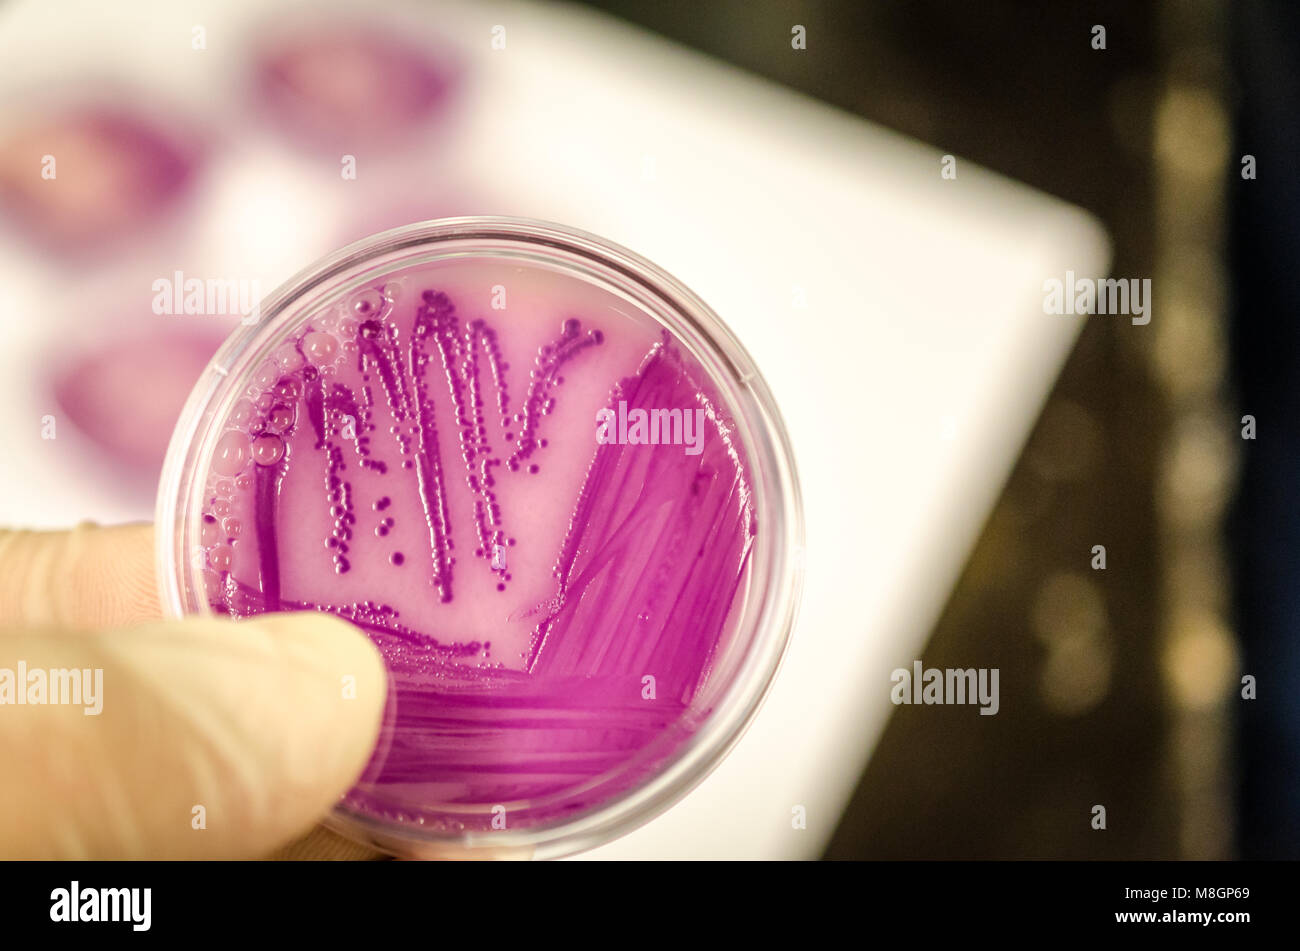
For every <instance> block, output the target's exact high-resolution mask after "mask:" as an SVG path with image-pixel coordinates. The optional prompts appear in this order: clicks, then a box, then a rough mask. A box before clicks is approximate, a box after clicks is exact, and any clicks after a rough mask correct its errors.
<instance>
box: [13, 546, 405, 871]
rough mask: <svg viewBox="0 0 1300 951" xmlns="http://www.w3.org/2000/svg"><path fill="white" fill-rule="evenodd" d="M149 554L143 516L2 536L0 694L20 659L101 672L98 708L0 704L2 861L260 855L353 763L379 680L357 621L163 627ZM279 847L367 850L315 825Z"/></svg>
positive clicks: (312, 616)
mask: <svg viewBox="0 0 1300 951" xmlns="http://www.w3.org/2000/svg"><path fill="white" fill-rule="evenodd" d="M153 559H154V555H153V529H152V527H151V526H148V525H133V526H122V527H117V528H98V527H95V526H93V525H83V526H81V527H79V528H77V529H74V530H73V531H70V532H4V531H0V699H6V698H4V695H3V690H4V683H3V678H4V676H5V671H6V669H7V670H8V671H12V672H14V673H15V674H16V672H17V670H18V662H19V661H20V660H21V661H26V666H27V669H28V670H29V671H30V670H33V669H37V668H40V669H44V670H49V669H51V668H69V669H76V670H81V669H86V668H89V669H92V670H93V669H95V668H99V669H102V670H103V687H102V697H101V698H100V699H99V701H97V702H102V712H101V713H100V714H99V715H97V716H93V715H86V713H85V709H86V707H85V706H84V705H55V704H45V705H30V704H28V705H13V704H10V703H0V858H96V859H104V858H132V859H134V858H257V857H264V856H267V855H268V854H270V853H271V852H272V851H273V850H275V849H277V848H279V847H282V846H285V845H286V843H291V842H292V841H293V840H294V839H295V838H296V837H298V836H301V835H303V834H304V833H306V832H308V831H309V830H311V829H312V827H313V825H314V824H315V823H316V822H317V821H318V820H319V819H320V818H321V817H322V816H323V815H325V813H327V812H328V811H329V809H330V808H331V806H332V805H333V804H334V802H335V801H336V800H337V799H338V797H339V796H340V795H341V794H342V793H343V792H345V791H346V790H347V789H348V788H349V787H350V786H351V785H352V783H353V782H354V781H355V780H356V778H357V777H358V776H359V775H360V773H361V771H362V769H363V768H364V767H365V765H366V762H367V759H368V758H369V756H370V753H371V750H372V748H373V746H374V743H375V739H376V736H377V733H378V729H379V724H380V717H381V714H382V711H383V708H384V704H385V697H386V691H387V682H386V676H385V672H384V667H383V662H382V661H381V659H380V657H379V655H378V653H377V652H376V650H375V649H374V647H373V645H372V644H371V643H370V641H369V640H368V639H367V638H366V637H365V636H364V635H363V634H362V633H361V632H360V631H358V630H357V629H355V628H353V627H352V626H351V625H349V624H347V623H346V622H345V621H342V620H340V619H339V618H336V617H333V616H330V615H325V614H319V613H307V614H268V615H265V616H262V617H258V618H255V619H252V620H249V621H242V622H235V621H231V620H228V619H214V618H197V617H196V618H189V619H186V620H182V621H166V622H164V621H162V620H161V619H160V618H161V612H160V609H159V605H158V596H157V593H156V586H155V584H154V570H153ZM348 676H350V677H353V678H355V699H348V698H346V697H345V696H344V694H345V691H344V689H343V682H344V678H345V677H348ZM16 686H17V688H18V689H21V688H22V687H23V685H22V684H17V685H16ZM83 699H84V698H83ZM196 807H202V812H201V813H200V811H199V810H198V809H196ZM200 817H201V818H202V820H203V822H202V825H203V826H204V828H195V826H196V825H198V824H199V821H198V820H199V818H200ZM281 855H282V856H286V857H294V858H313V857H362V856H374V855H375V853H373V852H370V851H369V850H366V849H362V848H360V847H357V846H353V845H351V843H347V842H345V841H344V840H343V839H341V838H339V837H337V836H334V835H333V834H332V833H329V832H326V830H323V829H318V830H317V831H316V832H315V833H314V834H313V835H311V836H310V837H309V838H308V839H306V840H304V841H300V842H298V843H297V844H296V845H291V846H290V848H289V849H288V850H287V851H284V852H282V853H281Z"/></svg>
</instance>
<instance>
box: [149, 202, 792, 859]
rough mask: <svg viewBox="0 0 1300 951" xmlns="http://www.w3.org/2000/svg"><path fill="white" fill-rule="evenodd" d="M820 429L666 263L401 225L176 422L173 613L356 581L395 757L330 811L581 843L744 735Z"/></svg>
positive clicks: (230, 348)
mask: <svg viewBox="0 0 1300 951" xmlns="http://www.w3.org/2000/svg"><path fill="white" fill-rule="evenodd" d="M802 533H803V523H802V513H801V503H800V497H799V491H798V480H797V476H796V472H795V466H794V461H793V458H792V454H791V450H790V445H789V441H788V438H787V435H786V432H785V429H784V426H783V424H782V422H781V418H780V414H779V413H778V411H777V408H776V404H775V402H774V401H773V399H772V396H771V394H770V392H769V391H768V388H767V386H766V385H765V383H764V382H763V379H762V377H761V376H760V375H759V372H758V370H757V368H756V367H755V366H754V364H753V361H752V360H751V359H750V357H749V356H748V354H746V352H745V350H744V348H743V347H742V346H741V345H740V343H739V341H737V340H736V338H735V337H734V336H733V335H732V334H731V332H730V331H729V330H728V329H727V328H726V327H725V326H724V325H723V323H722V322H721V320H719V319H718V317H717V316H716V315H715V314H714V313H713V312H712V311H711V310H710V309H709V308H708V307H707V306H706V305H705V304H704V303H703V302H702V301H701V300H700V299H699V298H698V297H696V296H695V295H694V294H693V293H691V292H690V291H689V290H687V289H686V288H685V287H683V286H682V285H681V284H680V283H679V282H678V281H676V280H675V279H673V278H672V277H671V276H669V275H668V274H666V273H665V272H664V271H662V270H661V269H659V268H658V267H656V266H655V265H653V264H651V263H650V262H648V261H646V260H644V259H643V258H640V257H638V256H636V255H635V254H632V253H631V252H629V251H627V250H625V249H623V248H620V247H618V246H616V245H613V244H611V243H609V242H607V241H604V240H602V239H600V238H597V237H595V236H593V235H590V234H586V233H583V232H580V231H576V230H573V229H570V228H565V227H561V226H558V225H554V224H548V223H544V222H539V221H531V220H522V219H510V218H495V217H494V218H488V217H474V218H455V219H443V220H439V221H431V222H426V223H422V224H415V225H411V226H408V227H404V228H399V229H396V230H393V231H387V232H384V233H382V234H379V235H375V236H373V237H371V238H368V239H366V240H363V241H360V242H358V243H356V244H353V245H351V246H349V247H347V248H344V249H342V250H341V251H339V252H337V253H335V254H333V255H330V256H329V257H328V258H326V259H324V260H322V261H320V262H318V263H316V264H315V265H313V266H312V267H310V268H308V269H307V270H305V271H303V272H301V273H300V274H298V275H297V276H296V277H294V278H293V279H291V280H290V281H289V282H288V283H286V284H285V285H284V286H283V287H281V288H280V289H278V290H277V291H276V292H275V293H273V294H272V295H270V297H269V298H268V299H266V300H265V301H263V302H262V303H261V305H260V307H259V312H258V314H257V321H256V323H251V324H250V325H248V326H245V327H243V328H241V329H240V330H239V331H238V332H237V333H236V334H235V335H233V336H232V337H231V339H230V340H229V341H227V343H226V344H225V345H224V346H223V347H222V349H221V350H220V352H219V353H218V354H217V355H216V356H215V357H214V358H213V361H212V363H211V364H210V365H209V367H208V368H207V370H206V371H205V372H204V374H203V376H202V378H201V379H200V381H199V383H198V384H197V386H196V387H195V390H194V392H193V393H192V394H191V396H190V399H189V401H188V403H187V405H186V407H185V410H184V412H183V413H182V416H181V418H180V420H179V422H178V425H177V427H176V431H175V434H174V436H173V439H172V442H171V445H170V448H169V451H168V455H167V459H166V463H165V465H164V469H163V476H162V482H161V487H160V492H159V498H158V510H157V536H158V569H159V570H158V577H159V579H160V587H161V596H162V603H163V605H164V610H165V611H166V612H167V613H168V614H170V615H173V616H179V615H182V614H188V613H195V612H216V613H221V614H226V615H230V616H233V617H237V618H240V617H248V616H252V615H256V614H259V613H262V612H265V611H283V610H320V611H329V612H331V613H334V614H337V615H339V616H341V617H344V618H345V619H347V620H349V621H351V622H352V623H353V624H354V625H356V626H357V627H358V628H360V629H361V630H363V631H364V632H365V633H366V634H367V635H368V636H369V637H370V638H371V640H372V641H373V642H374V643H375V645H376V647H377V648H378V649H379V651H380V653H381V654H382V656H383V658H384V661H385V664H386V667H387V670H388V677H389V684H388V691H389V693H388V702H387V708H386V713H385V715H384V722H383V724H382V727H381V730H380V736H379V740H378V743H377V745H376V748H375V751H374V753H373V755H372V758H371V761H370V763H369V765H368V766H367V768H366V770H365V771H364V773H363V774H362V776H361V777H360V778H359V779H358V781H357V783H356V785H355V787H354V788H353V789H352V790H351V791H350V792H349V793H348V794H347V795H345V796H344V797H343V799H342V800H341V801H340V802H339V803H338V805H337V806H336V808H335V810H334V812H333V814H332V815H331V816H330V817H329V819H328V820H327V823H326V824H327V825H329V826H330V827H331V828H333V829H335V830H336V831H338V832H340V833H341V834H343V835H345V836H347V837H349V838H351V839H353V840H355V841H358V842H362V843H365V844H368V845H371V846H374V847H376V848H379V849H381V850H384V851H386V852H389V853H391V854H394V855H399V856H407V857H443V856H455V855H461V854H466V853H469V854H480V855H482V854H491V855H496V856H520V857H536V858H549V857H559V856H563V855H568V854H572V853H574V852H578V851H583V850H586V849H589V848H593V847H595V846H597V845H599V844H601V843H603V842H606V841H608V840H610V839H612V838H614V837H616V836H618V835H621V834H623V833H625V832H627V831H629V830H631V829H633V828H635V827H636V826H638V825H640V824H642V823H644V822H646V821H648V820H649V819H650V818H652V817H653V816H655V815H657V814H658V813H660V812H662V811H663V810H664V809H666V808H668V807H669V806H670V805H671V804H672V803H674V802H676V801H677V800H678V799H680V798H681V797H682V796H684V795H685V794H686V793H687V792H688V791H689V790H690V789H691V788H692V787H693V786H695V785H696V784H697V783H699V782H700V781H701V780H702V779H703V778H704V777H705V776H706V775H707V774H708V773H709V772H710V771H711V770H712V769H713V768H714V767H715V766H717V764H718V763H719V762H720V761H721V760H722V758H723V757H724V756H725V755H726V754H727V752H728V751H729V750H730V749H731V747H732V746H733V745H734V744H735V743H736V742H737V740H738V739H739V738H740V736H741V735H742V733H743V732H744V730H745V728H746V727H747V726H748V724H749V723H750V721H751V720H752V719H753V717H754V715H755V713H756V712H757V710H758V708H759V705H760V703H761V702H762V700H763V697H764V696H765V694H766V693H767V691H768V689H769V688H770V686H771V684H772V682H773V678H774V677H775V675H776V672H777V668H778V666H779V664H780V660H781V657H782V656H783V654H784V651H785V648H786V644H787V642H788V639H789V636H790V630H791V626H792V623H793V619H794V615H795V611H796V608H797V604H798V599H799V592H800V586H801V571H802V567H801V566H802V558H801V553H802V544H803V541H802Z"/></svg>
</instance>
